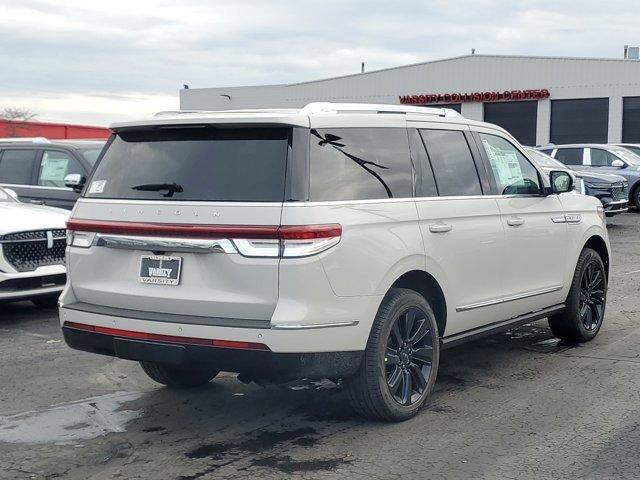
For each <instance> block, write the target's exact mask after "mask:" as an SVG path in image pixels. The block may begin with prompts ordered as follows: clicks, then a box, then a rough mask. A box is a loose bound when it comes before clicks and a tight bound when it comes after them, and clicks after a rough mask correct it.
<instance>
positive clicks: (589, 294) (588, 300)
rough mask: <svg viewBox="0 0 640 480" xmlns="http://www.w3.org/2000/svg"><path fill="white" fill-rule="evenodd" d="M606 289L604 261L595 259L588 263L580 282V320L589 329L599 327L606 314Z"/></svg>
mask: <svg viewBox="0 0 640 480" xmlns="http://www.w3.org/2000/svg"><path fill="white" fill-rule="evenodd" d="M605 291H606V279H605V273H604V271H603V269H602V263H600V262H597V261H595V260H593V259H592V260H591V261H589V263H588V264H587V265H586V267H585V269H584V271H583V273H582V279H581V282H580V303H579V305H580V310H579V316H580V321H581V322H582V324H583V325H584V328H585V329H586V330H587V331H592V330H595V329H596V328H598V326H599V325H600V323H602V318H603V316H604V301H605Z"/></svg>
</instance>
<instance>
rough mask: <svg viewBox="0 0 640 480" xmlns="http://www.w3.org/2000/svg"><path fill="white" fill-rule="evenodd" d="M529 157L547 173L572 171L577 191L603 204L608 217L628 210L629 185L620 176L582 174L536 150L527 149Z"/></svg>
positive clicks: (592, 173)
mask: <svg viewBox="0 0 640 480" xmlns="http://www.w3.org/2000/svg"><path fill="white" fill-rule="evenodd" d="M525 150H526V151H527V153H529V156H530V157H531V158H532V159H533V161H534V162H536V164H537V165H538V166H539V167H540V168H542V169H543V170H544V171H546V172H550V171H552V170H567V171H570V172H571V173H572V175H573V177H574V178H575V179H576V183H575V186H576V191H577V192H579V193H582V194H584V195H591V196H592V197H596V198H597V199H598V200H600V201H601V202H602V206H603V207H604V212H605V214H606V216H607V217H612V216H614V215H617V214H619V213H624V212H626V211H627V210H629V208H628V204H629V199H628V197H627V196H628V194H629V184H628V183H627V180H626V179H625V178H624V177H621V176H620V175H613V174H606V173H596V172H593V171H591V172H580V171H574V170H569V169H568V168H567V167H566V166H564V165H563V164H562V163H560V162H559V161H557V160H556V159H554V158H553V157H551V156H549V155H547V154H546V153H544V152H541V151H540V150H536V149H535V148H531V147H525Z"/></svg>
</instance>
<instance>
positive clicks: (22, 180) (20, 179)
mask: <svg viewBox="0 0 640 480" xmlns="http://www.w3.org/2000/svg"><path fill="white" fill-rule="evenodd" d="M35 159H36V151H35V150H5V151H4V152H3V153H2V157H0V182H2V183H13V184H17V185H31V184H32V183H33V182H32V177H31V176H32V174H33V164H34V163H35Z"/></svg>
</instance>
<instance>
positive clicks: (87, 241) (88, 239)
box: [67, 230, 96, 248]
mask: <svg viewBox="0 0 640 480" xmlns="http://www.w3.org/2000/svg"><path fill="white" fill-rule="evenodd" d="M95 238H96V232H81V231H74V230H67V245H72V246H74V247H81V248H89V247H90V246H91V245H93V240H94V239H95Z"/></svg>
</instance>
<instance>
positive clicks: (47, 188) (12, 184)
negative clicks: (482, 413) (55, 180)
mask: <svg viewBox="0 0 640 480" xmlns="http://www.w3.org/2000/svg"><path fill="white" fill-rule="evenodd" d="M0 186H2V187H9V188H11V187H18V188H35V189H45V190H65V191H67V192H72V191H73V189H72V188H69V187H47V186H45V185H27V184H24V183H0ZM23 196H24V195H23Z"/></svg>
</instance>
